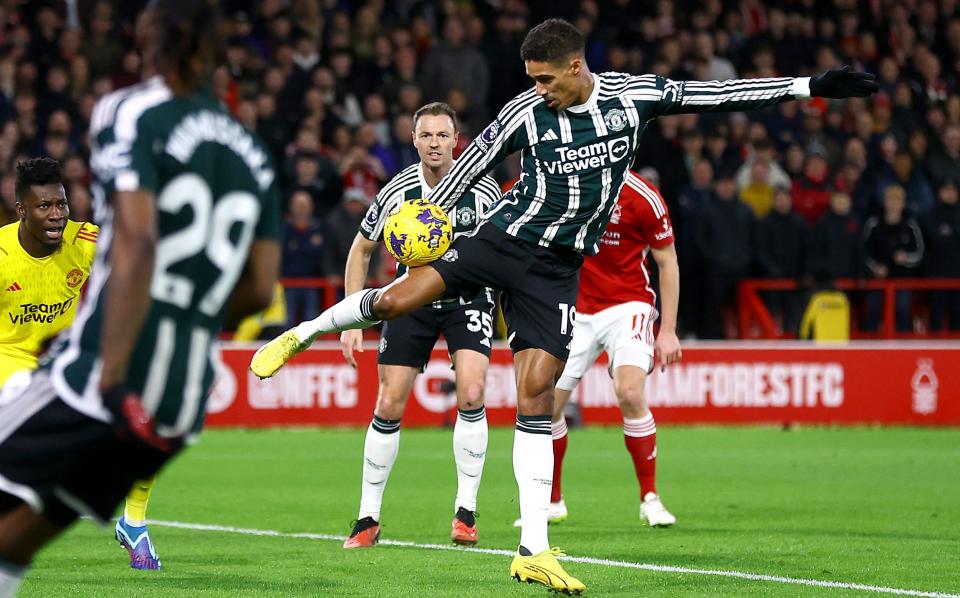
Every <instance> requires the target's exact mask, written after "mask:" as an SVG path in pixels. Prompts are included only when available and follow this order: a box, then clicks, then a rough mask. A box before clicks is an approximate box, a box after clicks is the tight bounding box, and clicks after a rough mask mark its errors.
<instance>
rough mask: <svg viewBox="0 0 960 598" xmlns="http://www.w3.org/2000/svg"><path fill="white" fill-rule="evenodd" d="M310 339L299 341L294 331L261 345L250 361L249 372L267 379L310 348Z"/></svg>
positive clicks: (291, 330)
mask: <svg viewBox="0 0 960 598" xmlns="http://www.w3.org/2000/svg"><path fill="white" fill-rule="evenodd" d="M311 342H312V339H308V340H306V341H303V340H300V337H299V336H297V333H296V332H295V331H294V329H292V328H291V329H290V330H287V331H286V332H284V333H283V334H281V335H280V336H278V337H277V338H275V339H273V340H272V341H270V342H269V343H267V344H265V345H263V346H262V347H260V348H259V349H257V352H256V353H254V354H253V359H251V360H250V371H251V372H253V373H254V374H256V375H257V376H259V377H260V379H261V380H262V379H264V378H269V377H270V376H273V375H274V374H276V373H277V370H279V369H280V368H282V367H283V365H284V364H285V363H287V362H288V361H290V360H291V359H293V357H294V356H295V355H297V354H298V353H300V352H301V351H303V350H304V349H306V348H307V347H309V346H310V344H311Z"/></svg>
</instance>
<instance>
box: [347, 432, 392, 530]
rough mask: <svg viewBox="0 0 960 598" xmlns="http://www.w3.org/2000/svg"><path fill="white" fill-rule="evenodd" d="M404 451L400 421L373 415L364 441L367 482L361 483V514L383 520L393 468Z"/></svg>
mask: <svg viewBox="0 0 960 598" xmlns="http://www.w3.org/2000/svg"><path fill="white" fill-rule="evenodd" d="M399 450H400V420H399V419H382V418H380V417H377V416H376V415H374V416H373V421H372V422H370V427H369V428H367V439H366V440H365V441H364V443H363V482H362V484H361V486H360V514H359V515H357V519H363V518H364V517H372V518H373V519H374V520H376V521H378V522H379V521H380V504H381V503H382V502H383V490H384V488H385V487H386V485H387V478H389V477H390V470H391V469H393V464H394V462H395V461H396V460H397V452H398V451H399Z"/></svg>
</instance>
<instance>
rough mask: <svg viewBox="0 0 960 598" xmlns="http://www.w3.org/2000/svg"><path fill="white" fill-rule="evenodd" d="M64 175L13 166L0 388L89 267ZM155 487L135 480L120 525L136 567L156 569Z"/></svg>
mask: <svg viewBox="0 0 960 598" xmlns="http://www.w3.org/2000/svg"><path fill="white" fill-rule="evenodd" d="M61 176H62V169H61V165H60V163H59V162H57V161H56V160H53V159H51V158H34V159H32V160H27V161H25V162H20V163H19V164H17V183H16V198H17V203H16V209H17V217H18V218H19V220H18V222H13V223H11V224H8V225H6V226H4V227H2V228H0V312H2V313H0V318H2V320H0V388H2V387H3V386H4V385H5V384H7V382H8V381H9V383H10V385H11V386H14V385H16V384H17V380H16V376H15V375H14V374H15V373H16V372H18V371H20V370H32V369H34V368H35V367H37V355H38V354H39V353H40V352H41V351H42V349H43V346H44V344H45V343H46V342H47V341H48V340H50V339H51V338H53V337H54V336H55V335H57V334H58V333H59V332H60V331H61V330H63V329H64V328H67V327H69V326H70V324H71V323H72V322H73V316H74V314H76V312H77V303H78V302H79V301H80V291H81V289H82V288H83V285H84V283H86V282H87V277H88V276H89V274H90V266H91V264H93V256H94V253H95V252H96V249H97V234H98V233H99V228H97V226H96V225H94V224H91V223H89V222H74V221H72V220H70V219H69V216H70V208H69V206H68V205H67V196H66V193H65V192H64V190H63V184H62V183H61ZM152 487H153V480H148V481H143V482H137V483H136V484H135V485H134V487H133V490H131V491H130V494H129V495H128V496H127V505H126V509H125V511H124V517H123V518H121V520H120V522H119V523H118V524H117V539H118V540H119V541H120V543H121V544H122V545H123V546H124V548H126V549H127V551H128V552H129V553H130V566H131V567H134V568H136V569H159V568H160V560H159V559H158V558H157V555H156V551H155V550H154V549H153V544H152V542H151V541H150V537H149V536H148V535H147V527H146V522H145V518H146V508H147V499H149V497H150V490H151V489H152ZM131 524H134V525H131Z"/></svg>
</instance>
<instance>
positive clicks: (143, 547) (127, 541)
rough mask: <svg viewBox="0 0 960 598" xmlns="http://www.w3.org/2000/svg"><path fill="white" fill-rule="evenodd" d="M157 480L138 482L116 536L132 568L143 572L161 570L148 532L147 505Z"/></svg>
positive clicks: (131, 493) (126, 505)
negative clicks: (125, 551)
mask: <svg viewBox="0 0 960 598" xmlns="http://www.w3.org/2000/svg"><path fill="white" fill-rule="evenodd" d="M156 483H157V478H156V477H152V478H150V479H148V480H137V481H136V482H134V484H133V488H131V489H130V493H129V494H127V500H126V503H125V504H124V507H123V515H122V516H121V517H120V519H119V520H117V526H116V529H115V534H116V537H117V542H119V543H120V546H122V547H123V548H125V549H126V550H127V553H128V554H129V555H130V567H132V568H134V569H141V570H155V569H159V568H160V557H159V556H158V555H157V550H156V548H155V547H154V545H153V541H152V540H151V539H150V534H149V533H148V531H147V503H149V502H150V494H151V493H152V492H153V487H154V485H155V484H156Z"/></svg>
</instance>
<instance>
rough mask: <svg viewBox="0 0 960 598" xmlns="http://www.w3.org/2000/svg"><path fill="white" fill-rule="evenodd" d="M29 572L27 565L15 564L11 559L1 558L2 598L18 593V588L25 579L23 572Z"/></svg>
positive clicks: (0, 586)
mask: <svg viewBox="0 0 960 598" xmlns="http://www.w3.org/2000/svg"><path fill="white" fill-rule="evenodd" d="M26 572H27V568H26V567H22V566H20V565H14V564H13V563H11V562H9V561H5V560H3V559H0V598H13V597H14V596H16V594H17V588H19V587H20V582H22V581H23V574H24V573H26Z"/></svg>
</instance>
